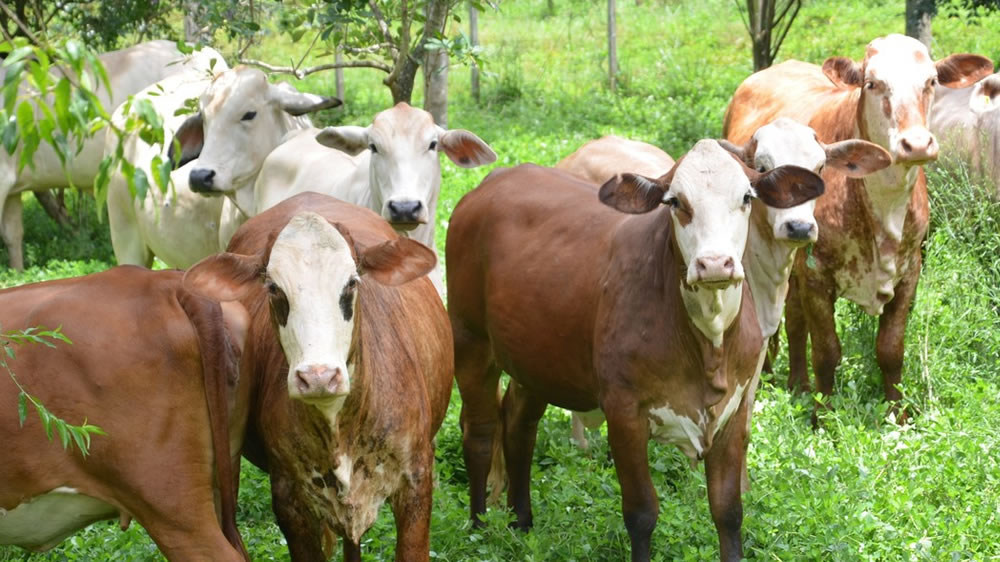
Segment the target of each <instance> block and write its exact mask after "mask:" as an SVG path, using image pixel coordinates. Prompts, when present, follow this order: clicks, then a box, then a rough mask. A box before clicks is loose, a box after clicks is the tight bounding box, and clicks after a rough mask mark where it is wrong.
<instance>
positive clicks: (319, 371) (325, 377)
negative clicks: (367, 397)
mask: <svg viewBox="0 0 1000 562" xmlns="http://www.w3.org/2000/svg"><path fill="white" fill-rule="evenodd" d="M347 382H348V381H347V379H346V378H345V377H344V372H343V371H342V370H341V369H340V367H334V368H330V367H329V366H327V365H305V366H303V367H299V368H297V369H295V386H296V389H297V390H298V391H299V394H300V395H301V396H302V397H303V398H326V397H333V396H338V395H342V394H347V392H348V391H349V390H350V385H349V384H347Z"/></svg>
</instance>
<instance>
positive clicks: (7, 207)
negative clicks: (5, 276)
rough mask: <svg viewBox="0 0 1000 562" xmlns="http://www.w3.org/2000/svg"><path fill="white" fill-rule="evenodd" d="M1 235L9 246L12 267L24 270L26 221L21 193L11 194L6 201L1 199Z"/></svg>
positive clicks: (8, 257) (9, 258)
mask: <svg viewBox="0 0 1000 562" xmlns="http://www.w3.org/2000/svg"><path fill="white" fill-rule="evenodd" d="M0 205H2V206H3V207H2V208H0V235H2V236H3V243H4V246H6V247H7V259H8V260H9V262H10V267H11V268H12V269H16V270H17V271H24V253H23V247H22V245H21V244H22V243H23V241H24V222H23V220H24V219H23V218H22V216H21V213H22V206H21V194H20V193H15V194H13V195H9V196H8V197H7V199H6V200H5V201H0Z"/></svg>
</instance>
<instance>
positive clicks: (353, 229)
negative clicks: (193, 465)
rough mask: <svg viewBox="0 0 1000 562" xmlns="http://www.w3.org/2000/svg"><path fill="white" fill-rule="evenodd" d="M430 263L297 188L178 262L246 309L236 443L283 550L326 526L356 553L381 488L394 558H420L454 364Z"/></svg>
mask: <svg viewBox="0 0 1000 562" xmlns="http://www.w3.org/2000/svg"><path fill="white" fill-rule="evenodd" d="M435 263H436V260H435V258H434V253H433V252H432V251H431V250H430V249H428V248H427V247H425V246H423V245H421V244H420V243H418V242H415V241H413V240H409V239H406V238H400V237H399V235H397V234H396V232H395V231H394V230H393V229H392V227H390V226H389V224H388V223H386V222H385V221H384V220H383V219H382V218H381V217H379V216H378V215H376V214H375V213H373V212H372V211H369V210H367V209H363V208H361V207H357V206H354V205H351V204H349V203H344V202H342V201H338V200H336V199H333V198H332V197H328V196H325V195H319V194H316V193H303V194H301V195H297V196H295V197H292V198H290V199H288V200H286V201H284V202H283V203H281V204H279V205H277V206H275V207H272V208H271V209H269V210H267V211H265V212H264V213H261V214H260V215H257V216H256V217H254V218H252V219H250V220H249V221H247V222H246V223H245V224H244V225H243V226H242V227H240V229H239V230H238V231H237V232H236V235H235V236H234V237H233V239H232V241H231V242H230V244H229V253H225V254H219V255H218V256H213V257H209V258H206V259H205V260H203V261H201V262H199V263H198V264H197V265H195V266H194V267H192V268H191V269H190V270H189V271H188V273H187V276H186V278H185V285H186V286H188V287H190V288H191V289H192V290H194V291H196V292H198V293H201V294H205V295H208V296H211V297H213V298H217V299H220V300H233V299H239V300H240V301H241V302H242V303H243V305H244V306H245V307H246V309H247V310H248V311H249V313H250V316H251V322H250V332H249V337H248V344H247V350H246V353H245V354H244V356H243V359H242V361H241V375H240V376H241V380H244V381H246V382H247V383H248V384H249V385H251V387H252V388H251V389H250V390H249V392H250V419H249V424H248V428H247V429H248V431H247V445H246V454H247V456H248V458H249V459H250V460H251V461H252V462H254V464H256V465H257V466H260V467H261V468H263V469H265V470H267V471H268V472H269V474H270V478H271V499H272V508H273V510H274V513H275V516H276V517H277V520H278V526H279V527H281V530H282V532H283V533H284V535H285V538H286V539H287V540H288V548H289V550H290V551H291V556H292V560H296V561H300V560H309V561H312V560H326V559H327V558H328V555H329V554H330V552H331V550H332V548H333V546H335V544H333V543H332V542H331V541H329V540H326V539H327V538H332V535H331V534H330V533H331V532H332V533H336V534H337V535H340V536H341V537H342V538H343V539H344V541H343V548H344V558H345V560H360V559H361V553H360V546H359V545H360V540H361V536H362V534H363V533H364V532H365V531H366V530H367V529H368V528H369V527H370V526H371V525H372V523H373V522H374V520H375V517H376V516H377V514H378V509H379V507H380V506H381V505H382V503H383V502H384V501H385V500H386V499H388V500H389V501H390V503H391V505H392V511H393V515H394V516H395V519H396V537H397V542H396V560H399V561H404V560H405V561H412V560H428V558H429V549H430V535H429V526H430V510H431V487H432V480H433V466H434V450H433V438H434V434H435V433H436V432H437V430H438V428H439V427H440V425H441V422H442V420H443V419H444V414H445V410H446V408H447V406H448V400H449V397H450V394H451V384H452V383H451V381H452V374H453V372H454V369H453V363H452V361H453V353H452V347H451V337H450V334H451V331H450V329H449V324H448V317H447V314H446V313H445V310H444V306H443V305H442V303H441V299H440V297H438V294H437V291H436V290H435V289H434V286H433V285H432V284H431V282H430V280H429V279H428V278H427V277H426V276H425V274H426V273H427V272H429V271H431V270H432V269H433V267H434V265H435ZM494 388H495V386H494ZM333 540H336V539H333Z"/></svg>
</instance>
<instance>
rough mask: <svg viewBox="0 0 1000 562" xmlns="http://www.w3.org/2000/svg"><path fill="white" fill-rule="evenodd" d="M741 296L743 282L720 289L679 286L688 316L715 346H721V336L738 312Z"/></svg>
mask: <svg viewBox="0 0 1000 562" xmlns="http://www.w3.org/2000/svg"><path fill="white" fill-rule="evenodd" d="M742 298H743V283H737V284H736V285H733V286H732V287H726V288H725V289H720V290H710V289H699V288H697V287H694V288H692V289H686V288H684V287H681V299H682V300H683V301H684V308H685V310H687V313H688V318H690V319H691V322H692V323H693V324H694V326H695V328H698V331H699V332H701V333H702V334H703V335H704V336H705V337H706V338H708V340H709V341H710V342H712V345H714V346H715V347H716V348H719V347H722V336H723V334H725V332H726V329H728V328H729V326H730V325H731V324H732V323H733V320H734V319H735V318H736V315H737V314H738V313H739V311H740V302H741V299H742Z"/></svg>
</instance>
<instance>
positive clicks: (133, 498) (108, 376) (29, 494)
mask: <svg viewBox="0 0 1000 562" xmlns="http://www.w3.org/2000/svg"><path fill="white" fill-rule="evenodd" d="M95 319H100V320H99V321H96V322H95ZM248 320H249V318H248V317H247V314H246V311H245V310H244V309H243V308H242V307H241V306H239V305H238V304H236V303H227V304H225V305H223V306H222V307H221V308H220V306H219V305H218V304H217V303H212V302H210V301H207V300H205V299H202V298H199V297H196V296H194V295H191V294H190V293H188V292H187V291H185V290H183V288H182V287H181V273H180V272H176V271H170V272H167V271H162V272H161V271H157V272H152V271H148V270H144V269H140V268H137V267H119V268H114V269H111V270H108V271H105V272H103V273H96V274H93V275H88V276H86V277H80V278H76V279H64V280H60V281H47V282H44V283H35V284H31V285H25V286H22V287H17V288H13V289H5V290H3V291H0V325H2V327H3V330H5V331H6V330H13V329H24V328H28V327H31V326H49V327H53V326H62V331H63V333H65V334H66V336H68V337H69V338H70V339H71V340H72V341H73V344H72V345H69V344H65V343H58V344H57V345H56V346H55V347H54V348H49V347H45V346H41V345H24V346H19V347H18V348H17V349H16V357H15V358H12V359H8V360H7V363H8V365H9V366H10V369H11V370H12V371H13V372H14V373H15V374H16V375H17V380H18V381H19V383H20V385H21V386H23V389H24V390H25V391H27V392H28V393H30V394H31V395H32V396H34V397H35V398H36V399H38V400H39V401H41V402H42V403H43V404H45V406H46V408H48V409H49V410H50V411H52V412H53V413H54V414H56V415H58V416H60V417H61V418H63V419H65V420H67V421H69V422H71V423H79V422H80V421H81V420H89V422H90V423H92V424H96V425H98V426H100V427H101V428H102V429H103V430H104V431H105V432H106V433H107V435H106V436H98V437H95V438H94V439H93V441H92V442H91V444H90V454H89V456H87V457H84V456H82V455H81V454H80V452H79V451H77V450H75V449H73V448H72V447H70V448H69V449H64V448H63V447H62V446H60V444H59V443H57V442H52V441H47V440H46V439H45V434H44V431H43V429H42V424H41V422H40V420H39V419H38V417H37V416H35V415H34V412H31V413H29V415H28V416H27V418H26V419H25V422H24V425H23V426H22V425H21V424H20V423H19V422H18V413H17V411H18V406H17V402H18V394H19V390H20V389H19V388H18V387H17V386H16V385H15V384H14V382H13V380H12V379H11V378H10V377H8V376H7V374H6V373H4V375H3V376H0V442H2V443H3V447H4V461H3V462H0V544H14V545H18V546H21V547H23V548H27V549H29V550H34V551H42V550H47V549H49V548H51V547H53V546H55V545H56V544H58V543H59V542H61V541H62V540H63V539H65V538H66V537H68V536H69V535H72V534H73V533H75V532H76V531H77V530H79V529H82V528H83V527H86V526H87V525H89V524H90V523H93V522H94V521H99V520H101V519H110V518H113V517H118V518H120V519H121V521H122V527H123V528H125V527H127V525H128V522H129V521H130V520H131V519H132V518H133V517H134V518H135V519H137V520H138V521H139V522H140V523H142V526H143V527H144V528H145V529H146V531H147V532H148V533H149V536H150V537H151V538H152V539H153V541H155V542H156V544H157V546H159V547H160V550H162V551H163V554H164V555H165V556H166V557H167V558H168V559H171V560H205V561H211V560H239V559H241V558H243V557H245V555H246V552H245V551H244V550H243V545H242V543H241V541H240V537H239V534H238V533H237V531H236V522H235V502H236V494H235V480H234V476H233V471H232V463H233V462H238V460H239V458H238V454H239V453H238V451H239V440H240V437H241V436H242V432H243V427H242V423H243V422H242V420H241V418H240V416H239V414H238V412H237V411H234V415H233V416H232V419H229V418H228V416H229V411H228V407H227V404H228V403H229V400H231V398H227V394H228V388H227V385H229V384H232V383H235V381H236V377H237V375H238V372H237V366H236V365H237V361H238V360H239V354H240V351H241V349H242V348H243V346H244V343H245V342H244V339H245V335H246V326H247V323H248ZM229 423H232V424H233V425H232V428H230V427H229ZM230 435H231V436H232V437H233V440H234V442H233V443H232V444H231V443H230V437H229V436H230ZM231 451H232V452H233V453H235V455H236V456H231V454H232V453H231ZM213 465H214V468H213ZM237 466H238V465H237ZM216 485H220V486H219V487H218V489H216ZM213 492H216V493H218V494H219V500H220V504H221V513H222V525H221V526H220V523H219V518H218V516H217V515H216V509H217V505H216V502H215V501H214V499H213Z"/></svg>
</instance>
